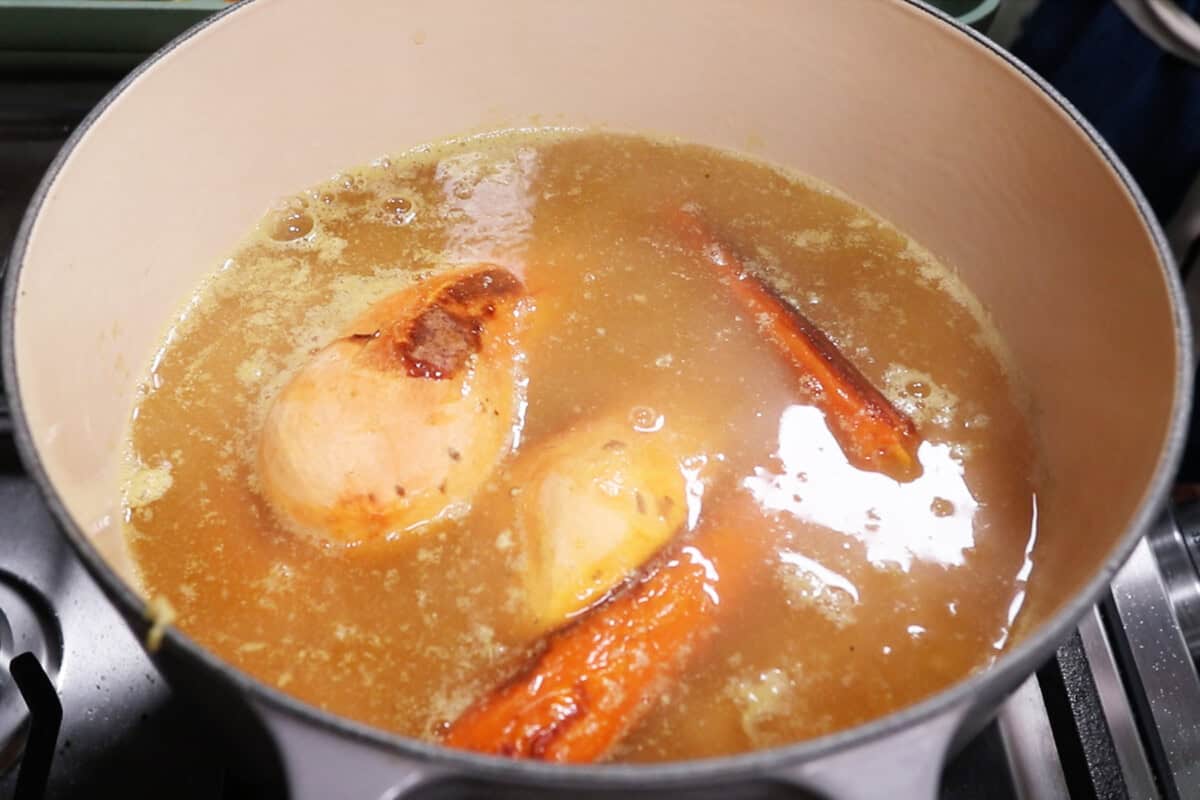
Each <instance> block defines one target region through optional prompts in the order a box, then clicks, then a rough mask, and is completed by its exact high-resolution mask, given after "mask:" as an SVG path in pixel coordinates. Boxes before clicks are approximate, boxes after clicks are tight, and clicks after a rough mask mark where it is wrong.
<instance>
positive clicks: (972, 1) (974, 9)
mask: <svg viewBox="0 0 1200 800" xmlns="http://www.w3.org/2000/svg"><path fill="white" fill-rule="evenodd" d="M927 2H928V3H929V4H930V5H931V6H935V7H937V8H940V9H941V10H942V11H945V12H946V13H947V14H949V15H950V16H952V17H954V18H955V19H957V20H958V21H959V22H961V23H962V24H964V25H970V26H971V27H973V28H976V29H978V30H984V29H985V28H986V27H987V25H988V23H990V22H991V21H992V17H994V16H996V10H997V9H998V8H1000V0H982V2H981V0H927Z"/></svg>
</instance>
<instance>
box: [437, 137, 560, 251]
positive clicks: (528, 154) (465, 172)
mask: <svg viewBox="0 0 1200 800" xmlns="http://www.w3.org/2000/svg"><path fill="white" fill-rule="evenodd" d="M537 172H538V154H537V151H536V150H534V149H533V148H531V147H522V148H520V149H518V150H517V152H516V155H515V156H514V157H513V159H511V160H501V161H494V162H488V163H486V164H485V159H484V157H483V155H482V154H481V153H478V152H475V153H465V154H463V155H461V156H452V157H450V158H444V159H442V160H441V161H439V162H438V165H437V172H436V178H437V180H438V181H439V182H440V183H441V184H442V192H443V196H444V197H445V212H444V213H445V215H446V218H447V220H448V221H449V222H450V225H449V226H448V230H447V233H448V236H447V240H446V247H445V253H444V256H443V257H444V259H445V260H446V261H447V262H449V263H452V264H453V263H460V264H465V263H474V262H479V261H485V262H492V263H496V264H501V265H503V266H508V267H509V268H511V269H514V270H515V271H518V272H519V270H520V267H521V261H522V258H521V257H522V255H523V250H524V247H525V245H526V244H527V243H528V241H529V236H530V230H531V228H532V226H533V205H534V201H535V199H536V198H534V197H533V195H532V194H531V192H530V189H531V187H532V185H533V182H534V179H535V178H536V176H537Z"/></svg>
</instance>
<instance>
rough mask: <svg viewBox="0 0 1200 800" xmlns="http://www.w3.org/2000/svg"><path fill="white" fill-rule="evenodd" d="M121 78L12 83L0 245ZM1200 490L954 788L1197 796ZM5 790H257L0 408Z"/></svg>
mask: <svg viewBox="0 0 1200 800" xmlns="http://www.w3.org/2000/svg"><path fill="white" fill-rule="evenodd" d="M115 79H116V78H115V77H114V78H103V77H102V78H96V77H92V76H90V77H87V78H76V77H72V76H69V75H68V76H63V75H59V76H56V77H51V78H47V79H45V80H42V81H40V82H34V81H30V80H26V79H23V80H21V81H19V82H16V81H13V82H4V81H3V80H0V253H5V254H7V252H8V250H9V247H10V243H11V240H12V237H13V235H14V234H15V231H16V227H17V225H18V223H19V220H20V216H21V214H22V213H23V211H24V207H25V204H26V202H27V200H28V198H29V196H30V195H31V194H32V192H33V190H34V188H35V186H36V183H37V181H38V180H39V179H40V177H41V175H42V173H43V172H44V171H45V169H46V167H47V166H48V164H49V162H50V160H51V159H52V158H53V156H54V154H55V153H56V152H57V150H58V148H59V146H60V145H61V144H62V142H63V141H64V140H65V138H66V136H67V134H68V133H69V132H70V130H71V129H72V128H73V127H74V125H75V124H77V123H78V121H79V120H80V119H81V118H82V116H83V115H84V114H85V113H86V112H87V110H88V109H90V108H91V106H92V105H94V104H95V102H96V101H98V100H99V99H100V97H101V96H102V95H103V94H104V93H105V92H106V91H107V90H108V89H109V88H110V87H111V85H112V84H113V83H114V82H115ZM1198 556H1200V503H1193V504H1190V505H1183V506H1179V507H1177V508H1176V510H1175V511H1174V512H1173V513H1171V514H1164V515H1163V517H1162V518H1161V520H1160V521H1159V523H1158V524H1157V525H1156V526H1155V529H1154V531H1152V532H1151V534H1150V535H1149V536H1148V537H1147V539H1146V540H1145V541H1143V542H1142V543H1140V544H1139V546H1138V548H1137V549H1136V550H1135V552H1134V554H1133V556H1132V557H1131V559H1130V560H1129V562H1128V564H1127V565H1126V566H1125V567H1124V568H1123V570H1122V571H1121V572H1120V573H1119V574H1118V576H1117V579H1116V580H1115V581H1114V582H1113V585H1112V590H1111V592H1110V594H1109V595H1108V596H1106V597H1105V598H1104V599H1103V600H1102V602H1101V603H1100V604H1099V605H1097V606H1096V607H1095V608H1094V609H1092V610H1091V611H1089V613H1088V615H1087V616H1086V617H1085V618H1084V619H1083V621H1082V622H1081V623H1080V625H1079V627H1078V628H1077V630H1076V631H1075V632H1074V633H1073V634H1072V635H1071V637H1070V638H1069V639H1068V640H1067V641H1065V642H1063V644H1062V646H1061V647H1060V648H1059V649H1058V651H1057V653H1056V654H1055V656H1054V658H1052V659H1051V660H1050V661H1049V662H1048V663H1046V664H1045V665H1044V666H1043V667H1042V668H1041V669H1040V670H1039V671H1038V672H1037V674H1036V675H1034V676H1033V677H1031V678H1030V679H1029V680H1028V681H1026V683H1025V684H1023V685H1022V686H1021V687H1020V689H1019V690H1018V691H1017V692H1016V693H1015V694H1014V695H1013V697H1012V698H1011V699H1010V700H1009V701H1008V702H1007V703H1006V704H1005V706H1004V707H1003V708H1002V710H1001V711H1000V713H999V715H998V717H997V718H996V720H995V721H994V722H993V723H991V724H990V725H988V727H987V728H985V729H984V730H983V732H982V733H980V734H979V735H978V736H977V737H976V738H975V739H974V740H972V741H971V742H970V743H969V744H968V745H967V746H966V748H965V749H964V750H963V751H962V752H961V753H959V754H958V755H957V756H956V757H955V758H954V759H953V760H952V761H951V763H950V764H949V765H948V767H947V770H946V773H945V776H944V780H943V787H942V797H943V798H946V799H947V800H954V799H956V798H974V799H975V800H1034V799H1036V800H1060V799H1063V800H1066V799H1068V798H1069V799H1070V800H1079V799H1080V798H1099V799H1102V800H1108V799H1109V798H1111V799H1112V800H1118V799H1120V798H1128V799H1130V800H1150V799H1151V798H1190V797H1200V678H1198V677H1197V670H1196V665H1195V661H1194V658H1193V654H1200V572H1198V571H1197V564H1200V558H1198ZM0 667H2V668H0V798H5V797H20V798H26V797H29V798H33V797H39V796H42V795H43V794H44V795H45V796H47V797H75V796H82V795H84V794H88V795H96V796H108V794H109V793H110V792H111V793H112V794H113V795H116V794H117V793H120V794H121V795H124V796H133V797H142V796H146V797H151V796H153V797H163V796H170V797H175V798H215V797H225V798H236V797H249V796H255V797H261V796H263V795H262V789H261V787H256V788H255V789H253V790H252V789H250V788H249V787H248V786H247V785H245V784H244V783H242V782H241V781H240V780H239V778H238V776H237V774H236V773H234V772H232V771H231V770H230V769H229V768H227V766H226V764H225V761H224V759H223V758H222V757H221V746H220V743H219V742H214V741H211V740H208V739H207V738H205V736H204V735H203V734H201V733H199V731H200V730H201V728H200V727H199V726H198V725H196V724H194V722H193V720H192V719H191V718H190V716H189V714H188V712H187V711H186V710H185V709H184V707H183V706H182V704H181V702H180V701H178V700H177V699H176V698H175V696H174V695H173V694H172V692H171V689H170V687H169V686H168V685H167V684H166V683H165V682H164V680H163V678H162V677H161V676H160V675H159V674H158V672H157V671H156V670H155V668H154V666H153V665H152V664H151V662H150V661H149V660H148V658H147V657H146V656H145V655H144V653H143V651H142V649H141V647H140V646H139V644H138V642H137V641H136V639H135V637H134V636H133V634H132V633H130V632H129V631H128V629H127V628H126V626H125V624H124V623H123V621H122V620H121V619H120V617H119V616H118V615H117V613H116V612H115V611H114V610H113V609H112V608H111V607H110V605H109V604H108V602H107V600H106V599H105V598H104V596H103V594H102V593H101V591H100V589H99V588H98V587H97V586H96V584H95V583H94V582H93V581H92V579H91V578H90V577H89V576H88V574H87V573H86V571H85V570H84V568H83V566H82V565H81V564H80V563H79V561H78V560H77V559H76V558H75V556H74V554H73V553H72V551H71V549H70V547H69V545H68V544H67V542H66V541H65V539H64V538H63V537H62V536H60V535H59V533H58V531H57V529H56V526H55V523H54V522H53V520H52V519H51V517H50V514H49V512H48V511H47V510H46V508H45V507H44V505H43V503H42V501H41V499H40V497H39V495H38V492H37V489H36V487H35V486H34V484H33V482H32V481H31V480H30V479H29V478H28V477H27V476H25V475H24V474H23V472H22V469H21V466H20V463H19V461H18V459H17V458H16V454H15V449H14V447H13V443H12V436H11V426H10V424H9V420H8V416H7V413H6V412H5V411H4V408H3V406H2V405H0Z"/></svg>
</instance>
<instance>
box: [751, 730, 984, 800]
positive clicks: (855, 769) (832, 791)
mask: <svg viewBox="0 0 1200 800" xmlns="http://www.w3.org/2000/svg"><path fill="white" fill-rule="evenodd" d="M966 717H967V709H966V708H965V707H960V708H954V709H951V710H949V711H946V712H943V713H941V714H939V715H938V716H936V717H932V718H930V719H928V720H926V721H925V722H923V723H921V724H919V725H918V726H916V727H914V728H909V729H907V730H905V731H904V732H903V733H902V734H900V735H890V736H888V735H884V736H876V737H875V738H873V739H871V740H870V741H867V742H865V743H863V744H860V745H856V746H853V747H850V748H847V749H842V750H838V751H836V752H834V753H832V754H830V755H828V756H825V757H823V758H818V759H815V760H813V761H809V762H806V763H803V764H799V765H797V766H794V767H789V768H786V769H784V770H782V771H780V772H777V773H775V774H774V775H773V778H774V780H775V781H776V782H778V783H781V784H783V785H785V786H789V787H792V788H794V789H796V790H800V791H801V792H804V793H810V794H813V795H816V796H817V797H821V798H828V800H899V799H900V798H903V800H937V798H938V794H939V791H940V789H941V785H942V770H943V769H944V767H945V766H946V760H947V758H948V756H949V754H950V751H951V749H952V747H953V744H954V742H955V741H956V739H957V738H958V736H959V735H960V733H961V730H962V727H963V722H964V720H965V719H966Z"/></svg>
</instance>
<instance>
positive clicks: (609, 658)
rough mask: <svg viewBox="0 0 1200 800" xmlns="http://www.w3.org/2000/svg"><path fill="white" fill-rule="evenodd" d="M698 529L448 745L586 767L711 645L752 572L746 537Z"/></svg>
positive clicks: (488, 700)
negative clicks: (718, 623) (724, 611)
mask: <svg viewBox="0 0 1200 800" xmlns="http://www.w3.org/2000/svg"><path fill="white" fill-rule="evenodd" d="M743 533H744V532H743V531H741V530H736V529H734V528H733V527H732V526H730V527H716V526H713V527H711V528H703V529H701V531H700V532H699V533H698V535H697V536H696V538H695V539H693V540H692V541H691V542H685V543H681V544H680V546H677V547H676V548H675V549H674V550H673V551H672V552H671V554H670V556H669V557H668V558H666V559H665V560H664V561H663V562H662V564H661V565H660V566H659V567H658V569H657V570H655V571H654V572H653V573H651V574H650V575H649V576H648V577H646V578H644V579H642V580H641V581H640V582H639V583H636V584H634V585H632V586H630V587H628V588H627V589H626V590H625V591H624V592H622V593H621V594H618V595H615V596H614V597H612V598H610V599H609V600H608V601H607V602H605V603H604V604H602V605H600V606H598V607H596V608H594V609H592V610H591V611H590V612H589V613H588V614H586V615H585V616H583V617H581V618H580V619H579V620H578V621H577V622H575V623H574V624H572V625H570V626H569V627H566V628H563V629H560V630H559V631H557V632H555V633H553V634H551V635H550V636H549V637H548V639H547V641H546V647H545V649H544V650H543V651H542V653H541V655H540V656H538V657H537V659H536V660H535V661H534V662H533V663H532V664H531V665H530V666H529V667H528V668H527V669H525V671H524V672H522V673H520V674H519V675H517V676H516V677H515V678H513V679H512V680H510V681H509V682H508V683H506V684H504V685H502V686H500V687H499V688H497V689H495V690H493V691H492V692H490V693H489V694H487V695H485V696H484V697H483V698H481V699H480V700H479V701H477V702H476V703H475V705H474V706H472V707H471V708H469V709H468V710H467V711H466V712H465V713H464V714H463V715H462V716H461V717H459V718H458V720H457V721H455V722H454V723H453V724H452V725H451V726H450V728H449V730H448V731H447V733H446V735H445V738H444V740H443V741H444V743H445V744H447V745H449V746H450V747H457V748H460V749H466V750H474V751H477V752H482V753H491V754H494V755H502V756H509V757H512V758H528V759H539V760H544V761H555V762H564V763H584V762H590V761H595V760H596V759H598V758H601V757H603V756H604V755H605V754H606V753H608V751H609V750H610V749H611V748H612V746H613V745H614V744H615V743H616V742H617V741H618V740H619V739H620V738H621V737H622V736H623V735H624V734H625V733H626V731H628V730H629V729H630V728H631V727H632V726H633V725H634V723H636V722H637V721H638V720H639V719H640V718H641V716H642V714H643V713H644V712H645V711H646V710H647V709H648V708H649V706H650V703H651V702H652V701H653V700H654V698H655V697H656V696H657V695H658V693H659V692H661V691H662V689H663V688H664V687H665V686H667V685H668V684H669V682H670V681H671V679H672V678H674V677H676V676H677V675H678V674H679V673H680V671H681V670H682V669H683V668H684V667H685V666H686V663H687V660H688V659H689V658H691V657H692V656H694V655H695V653H696V652H697V651H698V650H699V649H700V648H702V647H703V645H704V644H705V643H706V642H707V641H709V640H710V639H711V637H712V635H713V633H714V631H715V630H716V621H717V617H718V613H719V611H720V609H721V608H722V607H723V606H724V605H725V604H726V603H727V602H729V600H730V598H731V597H732V596H733V595H735V594H736V593H738V591H739V590H740V589H741V587H742V586H743V585H744V584H745V581H746V578H747V576H748V575H749V574H750V573H751V571H752V570H751V569H750V564H749V562H750V560H751V559H752V558H753V557H754V555H755V552H756V549H755V545H754V537H747V536H745V535H743Z"/></svg>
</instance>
